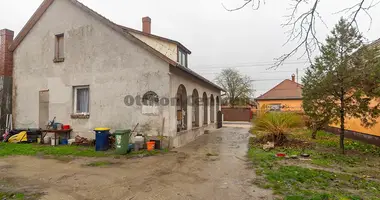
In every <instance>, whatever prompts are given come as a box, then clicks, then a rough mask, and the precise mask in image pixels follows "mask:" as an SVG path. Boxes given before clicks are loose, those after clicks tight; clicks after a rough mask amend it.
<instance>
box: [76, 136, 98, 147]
mask: <svg viewBox="0 0 380 200" xmlns="http://www.w3.org/2000/svg"><path fill="white" fill-rule="evenodd" d="M72 144H73V145H78V146H91V145H94V140H89V139H87V138H84V137H81V136H79V135H77V136H76V137H75V141H73V142H72Z"/></svg>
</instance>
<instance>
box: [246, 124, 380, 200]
mask: <svg viewBox="0 0 380 200" xmlns="http://www.w3.org/2000/svg"><path fill="white" fill-rule="evenodd" d="M294 139H295V140H297V141H303V142H306V143H309V144H310V145H307V146H304V145H301V143H299V144H300V145H299V146H297V145H289V146H287V147H280V148H276V149H274V150H271V151H264V150H263V149H262V145H261V144H257V143H255V141H254V140H251V142H250V144H251V145H250V150H249V152H248V155H249V157H250V158H251V159H252V161H253V164H254V165H255V167H256V174H257V175H258V178H257V180H255V184H257V185H258V186H260V187H263V188H268V189H269V188H270V189H273V191H274V193H275V194H276V195H279V196H281V197H282V198H283V199H289V200H298V199H299V200H301V199H302V200H304V199H305V200H308V199H310V200H311V199H313V200H330V199H337V200H341V199H354V200H355V199H358V200H359V199H380V198H379V197H380V180H379V179H378V178H380V175H377V174H380V170H379V169H378V167H377V166H378V165H377V164H376V163H380V155H379V151H380V148H379V147H377V146H373V145H369V144H365V143H361V142H358V141H353V140H349V139H347V140H346V145H347V147H348V148H347V149H349V150H348V151H347V154H346V155H342V154H341V153H340V151H339V145H338V144H339V138H338V136H335V135H333V134H329V133H326V132H323V131H320V132H318V136H317V139H316V140H312V139H311V132H309V131H305V130H301V131H298V132H295V134H293V135H292V136H291V137H289V140H290V143H291V141H292V140H294ZM277 152H284V153H286V154H287V155H300V154H302V153H307V154H309V155H311V157H310V159H306V160H291V159H289V160H288V159H284V158H277V157H275V154H276V153H277ZM372 152H374V153H372ZM376 178H377V179H376Z"/></svg>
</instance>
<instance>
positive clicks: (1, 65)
mask: <svg viewBox="0 0 380 200" xmlns="http://www.w3.org/2000/svg"><path fill="white" fill-rule="evenodd" d="M13 36H14V32H13V31H10V30H7V29H3V30H0V76H12V73H13V52H11V51H9V50H8V48H9V46H10V45H11V44H12V42H13Z"/></svg>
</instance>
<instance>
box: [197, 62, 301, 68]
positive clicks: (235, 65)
mask: <svg viewBox="0 0 380 200" xmlns="http://www.w3.org/2000/svg"><path fill="white" fill-rule="evenodd" d="M294 64H305V62H300V61H298V62H287V63H283V65H294ZM274 65H275V63H268V64H246V65H238V64H231V65H224V66H223V65H220V66H210V67H207V65H204V66H198V67H191V69H197V68H202V69H198V70H208V69H225V68H247V67H248V68H256V67H271V66H274Z"/></svg>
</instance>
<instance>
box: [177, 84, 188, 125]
mask: <svg viewBox="0 0 380 200" xmlns="http://www.w3.org/2000/svg"><path fill="white" fill-rule="evenodd" d="M183 130H187V92H186V88H185V86H184V85H180V86H179V87H178V91H177V132H180V131H183Z"/></svg>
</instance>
